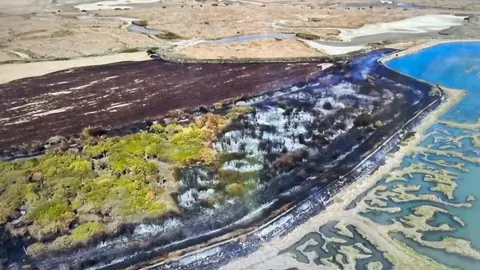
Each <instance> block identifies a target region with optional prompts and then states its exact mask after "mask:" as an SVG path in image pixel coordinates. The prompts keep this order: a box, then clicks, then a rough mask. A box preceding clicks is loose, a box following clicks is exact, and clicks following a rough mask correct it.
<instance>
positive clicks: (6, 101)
mask: <svg viewBox="0 0 480 270" xmlns="http://www.w3.org/2000/svg"><path fill="white" fill-rule="evenodd" d="M320 71H321V67H320V66H319V64H318V63H294V64H289V63H269V64H254V63H253V64H180V63H171V62H165V61H162V60H151V61H143V62H123V63H116V64H110V65H104V66H93V67H82V68H75V69H69V70H65V71H59V72H55V73H50V74H47V75H44V76H40V77H31V78H26V79H21V80H16V81H12V82H10V83H6V84H2V85H0V100H1V101H2V103H1V105H0V123H1V127H0V134H1V136H0V149H5V148H8V147H11V146H12V145H18V144H22V143H26V142H30V141H32V140H46V139H48V138H49V137H51V136H54V135H71V134H76V133H79V132H81V131H82V129H83V128H85V127H88V126H104V127H107V126H124V125H128V124H131V123H133V122H135V121H143V120H144V119H146V118H149V117H157V116H160V115H163V114H165V113H167V112H168V111H170V110H174V109H180V108H193V107H197V106H200V105H211V104H213V103H214V102H218V101H221V100H224V99H228V98H232V97H235V96H241V95H243V94H259V93H262V92H265V91H270V90H275V89H279V88H283V87H287V86H290V85H293V84H296V83H299V82H305V81H307V80H308V79H309V78H311V76H312V75H313V74H315V73H317V72H320Z"/></svg>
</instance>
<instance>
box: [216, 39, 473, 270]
mask: <svg viewBox="0 0 480 270" xmlns="http://www.w3.org/2000/svg"><path fill="white" fill-rule="evenodd" d="M465 41H466V42H478V41H476V40H465ZM455 42H462V41H461V40H460V41H459V40H451V41H448V40H447V41H433V42H427V43H422V44H419V45H416V46H413V47H411V48H408V49H406V50H404V51H400V52H398V53H392V54H390V55H387V56H385V57H383V58H381V59H379V60H378V62H379V63H381V64H382V65H384V66H385V67H386V68H388V67H387V66H386V65H385V63H386V62H387V61H389V60H392V59H395V58H398V57H402V56H405V55H408V54H411V53H416V52H418V51H420V50H423V49H426V48H429V47H432V46H436V45H439V44H443V43H455ZM388 69H390V68H388ZM396 72H398V71H396ZM398 73H400V74H402V75H404V76H407V77H410V76H408V75H406V74H403V73H401V72H398ZM410 78H411V77H410ZM414 79H416V78H414ZM416 80H418V81H422V82H426V81H424V80H419V79H416ZM426 83H428V84H430V85H432V84H431V83H429V82H426ZM432 86H433V85H432ZM439 88H440V89H441V90H442V91H443V92H444V94H445V95H446V96H447V100H446V101H444V102H442V104H441V105H440V106H439V107H437V108H436V109H435V110H434V111H432V112H430V113H429V114H428V115H427V116H426V117H425V118H424V119H423V120H422V121H421V123H420V124H419V125H417V126H416V127H415V128H414V130H415V136H414V137H413V139H410V140H408V141H407V142H406V143H403V144H399V150H398V151H396V152H394V153H393V155H391V156H389V157H387V158H386V161H385V164H384V165H382V166H380V167H379V168H378V169H377V170H375V172H374V173H373V174H370V175H367V176H363V177H361V178H359V179H357V180H355V182H353V183H352V184H351V185H348V186H346V187H345V188H343V189H342V190H340V191H339V192H338V193H336V194H335V195H334V196H332V197H331V198H330V199H329V200H328V202H329V204H328V206H326V207H325V209H323V210H321V211H320V212H319V214H317V215H316V216H313V217H311V218H310V219H308V220H307V221H306V222H305V223H304V224H302V225H300V226H299V227H296V228H295V229H294V230H293V231H292V232H291V233H289V234H287V235H285V236H284V237H276V238H274V239H273V240H272V241H270V242H268V244H267V245H265V246H263V247H262V248H260V249H259V250H258V251H257V252H255V253H251V254H250V255H249V256H246V257H244V258H240V259H237V260H232V261H231V262H230V263H229V264H227V265H226V266H224V267H222V268H221V269H222V270H224V269H251V268H252V266H254V265H259V264H264V263H265V262H267V261H269V260H271V261H277V262H276V265H282V266H284V265H285V264H288V263H290V264H291V263H292V262H293V260H287V261H286V260H285V259H284V258H280V257H278V255H277V254H278V252H279V251H280V250H282V249H284V248H287V247H288V246H290V245H291V244H292V243H295V242H296V241H297V239H299V238H301V237H302V235H303V234H305V233H306V232H310V231H317V230H318V228H319V227H321V226H323V225H325V224H327V223H328V222H329V221H332V220H335V217H337V218H339V220H342V221H347V222H348V221H350V223H356V224H357V225H366V226H368V225H369V224H365V222H364V220H357V219H356V217H355V216H352V213H351V211H347V210H346V208H347V207H348V205H349V204H350V203H351V202H353V201H355V200H356V199H357V198H358V197H359V196H361V195H362V194H363V193H364V192H366V191H367V190H369V189H371V188H373V187H374V186H375V185H376V184H377V183H378V182H379V181H380V180H382V178H383V177H384V176H386V175H387V174H388V173H389V172H390V171H392V170H394V169H395V168H398V167H400V165H401V163H402V162H403V159H404V158H405V157H406V156H407V155H408V154H409V153H411V152H412V151H414V150H415V147H416V146H417V145H418V144H419V143H420V142H421V141H422V140H423V139H424V138H425V135H427V130H428V129H429V128H431V127H432V126H433V125H434V124H435V123H437V122H438V121H440V120H439V119H440V118H441V116H442V115H444V114H445V113H447V112H448V111H449V110H451V109H452V108H454V107H455V106H456V105H458V104H459V103H460V102H461V101H462V100H463V99H464V98H465V96H466V94H467V91H465V90H461V89H451V88H447V87H443V86H440V87H439ZM404 142H405V141H404ZM337 198H340V199H337ZM347 212H348V214H347ZM346 214H347V215H346ZM342 218H343V219H342ZM370 225H372V224H370ZM357 229H358V230H361V231H362V232H363V233H364V234H365V235H367V236H368V239H369V240H370V241H372V243H379V242H384V243H386V242H390V243H394V244H395V243H396V244H397V246H398V247H403V250H400V249H398V248H396V249H395V250H394V251H393V252H392V250H389V251H390V252H392V253H397V254H399V255H400V258H397V259H396V261H397V262H398V263H400V261H401V262H404V261H405V260H403V259H405V258H402V257H403V256H404V254H406V255H410V256H412V255H418V258H417V259H420V260H421V261H424V262H433V261H431V260H429V258H428V257H426V256H425V255H422V254H415V253H414V252H413V250H411V249H410V248H408V247H407V246H405V245H400V244H399V243H398V242H397V241H395V240H392V241H387V240H388V239H384V238H382V235H380V234H378V232H375V231H372V230H376V227H375V228H374V229H372V230H370V229H365V228H363V226H360V227H358V228H357ZM287 243H288V244H287ZM387 245H388V243H387ZM269 246H274V247H275V248H274V250H273V251H272V249H273V248H268V247H269ZM269 249H270V250H269ZM258 254H260V255H258ZM390 257H391V256H390ZM256 258H259V259H256ZM391 258H393V257H391ZM411 259H413V258H411ZM407 261H408V260H407ZM264 266H265V267H269V266H272V265H269V264H268V263H267V265H264ZM302 266H304V265H302ZM404 266H406V265H404ZM396 267H399V265H396Z"/></svg>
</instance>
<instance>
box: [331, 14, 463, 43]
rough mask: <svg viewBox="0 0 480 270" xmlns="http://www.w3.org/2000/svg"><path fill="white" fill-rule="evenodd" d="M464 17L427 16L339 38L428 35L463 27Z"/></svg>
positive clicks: (372, 26)
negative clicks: (453, 27) (402, 34)
mask: <svg viewBox="0 0 480 270" xmlns="http://www.w3.org/2000/svg"><path fill="white" fill-rule="evenodd" d="M464 18H465V17H464V16H453V15H425V16H417V17H411V18H407V19H403V20H399V21H394V22H386V23H374V24H367V25H365V26H362V27H360V28H358V29H344V30H342V31H341V33H340V35H339V37H340V38H341V39H342V40H343V41H350V40H352V39H353V38H356V37H361V36H369V35H378V34H385V33H411V34H416V33H426V32H430V31H440V30H443V29H447V28H449V27H451V26H455V25H461V24H462V23H463V22H464Z"/></svg>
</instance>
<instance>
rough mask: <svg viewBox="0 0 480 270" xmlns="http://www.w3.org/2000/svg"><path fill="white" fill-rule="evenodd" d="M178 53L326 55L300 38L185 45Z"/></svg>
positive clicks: (207, 55)
mask: <svg viewBox="0 0 480 270" xmlns="http://www.w3.org/2000/svg"><path fill="white" fill-rule="evenodd" d="M177 53H179V54H181V55H183V56H184V57H188V58H198V59H217V58H220V59H232V58H243V57H246V56H248V57H251V58H285V57H286V56H287V57H312V56H325V55H326V54H325V53H322V52H320V51H318V50H315V49H314V48H311V47H309V46H307V45H305V44H304V43H302V42H301V41H299V40H296V39H288V40H265V41H255V42H248V43H244V44H234V45H227V46H224V45H217V46H212V45H205V44H201V45H198V46H193V47H183V48H179V49H178V50H177Z"/></svg>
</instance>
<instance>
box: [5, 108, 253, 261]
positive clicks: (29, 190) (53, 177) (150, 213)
mask: <svg viewBox="0 0 480 270" xmlns="http://www.w3.org/2000/svg"><path fill="white" fill-rule="evenodd" d="M229 122H230V120H229V119H228V118H226V117H223V116H219V115H213V114H207V115H205V116H204V117H202V118H200V119H198V120H197V121H196V122H194V123H190V124H188V125H179V124H170V125H167V126H162V125H153V126H152V128H151V130H149V131H148V132H141V133H137V134H132V135H127V136H124V137H118V138H107V139H101V138H99V137H97V136H95V135H94V134H95V133H94V132H93V131H90V132H89V131H88V130H87V131H85V132H84V133H83V134H82V137H83V139H84V142H85V146H84V148H83V149H80V151H67V149H66V150H65V151H64V152H63V151H54V152H52V153H49V154H47V155H45V156H43V157H41V158H38V159H36V158H33V159H29V160H22V161H16V162H0V226H1V225H6V224H8V223H9V222H13V221H15V222H16V226H15V227H16V228H15V230H16V232H17V233H19V234H25V233H28V234H29V235H31V236H32V237H33V238H34V239H36V240H37V241H38V242H37V243H35V244H34V245H31V246H30V247H29V248H28V252H29V254H35V256H41V255H42V254H43V253H45V252H48V251H64V250H68V249H70V248H73V247H76V246H78V245H85V244H87V243H89V241H92V240H95V239H97V237H99V236H105V235H109V234H111V233H113V232H114V231H115V228H117V227H118V226H120V225H121V224H123V223H137V222H143V221H146V220H158V219H161V218H164V217H166V216H168V215H178V214H180V210H179V208H178V206H177V205H176V203H175V201H174V200H173V199H172V197H171V195H170V194H169V192H173V191H174V190H173V191H172V190H167V189H166V188H164V187H163V181H162V180H163V179H165V178H168V177H170V178H172V176H171V175H170V176H164V175H162V173H163V174H164V173H165V170H161V168H162V166H163V167H165V166H169V167H171V168H173V169H175V168H177V169H178V168H181V167H184V166H189V165H194V164H196V163H198V162H200V163H202V164H206V165H211V166H215V165H218V155H217V153H216V151H214V150H213V149H212V146H211V144H212V141H213V140H215V139H216V136H217V134H219V133H220V132H222V130H223V129H224V128H225V127H226V126H227V125H228V124H229ZM165 164H166V165H165ZM170 173H171V172H170ZM229 177H230V178H232V177H233V176H229ZM237 178H238V177H237ZM172 181H174V179H172ZM225 181H226V182H229V183H230V182H231V183H233V182H235V181H238V182H240V183H241V185H242V190H243V189H245V186H244V182H245V181H244V180H242V179H234V177H233V178H232V179H231V180H225ZM230 189H231V193H235V194H237V193H238V191H234V189H232V187H231V188H230ZM12 228H13V227H12ZM72 228H74V229H72ZM107 228H108V229H107ZM32 256H33V255H32Z"/></svg>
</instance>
